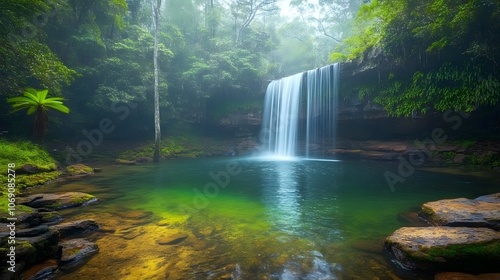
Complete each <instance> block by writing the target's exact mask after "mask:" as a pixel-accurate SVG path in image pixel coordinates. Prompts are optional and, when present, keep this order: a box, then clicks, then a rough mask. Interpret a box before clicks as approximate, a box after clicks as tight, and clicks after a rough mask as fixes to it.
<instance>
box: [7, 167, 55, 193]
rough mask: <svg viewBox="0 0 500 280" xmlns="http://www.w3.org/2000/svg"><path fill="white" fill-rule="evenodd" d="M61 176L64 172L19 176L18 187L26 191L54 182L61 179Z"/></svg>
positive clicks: (17, 179) (17, 177)
mask: <svg viewBox="0 0 500 280" xmlns="http://www.w3.org/2000/svg"><path fill="white" fill-rule="evenodd" d="M61 175H62V172H60V171H50V172H41V173H36V174H30V175H28V174H22V175H18V176H16V182H17V187H18V188H19V189H25V188H28V187H34V186H39V185H44V184H46V183H48V182H50V181H52V180H55V179H57V178H59V177H60V176H61Z"/></svg>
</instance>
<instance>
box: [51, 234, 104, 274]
mask: <svg viewBox="0 0 500 280" xmlns="http://www.w3.org/2000/svg"><path fill="white" fill-rule="evenodd" d="M59 246H60V250H61V251H60V252H61V255H60V259H59V268H60V269H61V270H68V269H73V268H76V267H78V266H80V265H83V264H84V263H85V262H86V261H87V260H88V259H89V258H90V257H92V256H93V255H95V254H97V252H98V251H99V247H98V246H97V244H95V243H93V242H90V241H87V240H85V239H71V240H67V241H63V242H60V243H59Z"/></svg>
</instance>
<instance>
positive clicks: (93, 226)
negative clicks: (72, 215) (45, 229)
mask: <svg viewBox="0 0 500 280" xmlns="http://www.w3.org/2000/svg"><path fill="white" fill-rule="evenodd" d="M98 229H99V225H98V224H97V223H96V221H94V220H91V219H88V220H78V221H73V222H67V223H62V224H57V225H53V226H50V230H52V231H55V232H57V233H58V234H59V236H60V237H61V238H66V237H69V236H75V235H86V234H89V233H92V232H94V231H97V230H98Z"/></svg>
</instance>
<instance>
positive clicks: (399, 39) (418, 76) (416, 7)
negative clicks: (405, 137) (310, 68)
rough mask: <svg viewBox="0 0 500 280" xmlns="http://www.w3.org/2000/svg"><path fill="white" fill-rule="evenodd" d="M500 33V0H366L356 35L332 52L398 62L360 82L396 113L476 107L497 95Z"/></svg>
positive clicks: (494, 101)
mask: <svg viewBox="0 0 500 280" xmlns="http://www.w3.org/2000/svg"><path fill="white" fill-rule="evenodd" d="M499 32H500V2H498V1H481V0H466V1H461V2H460V3H457V2H456V1H451V0H425V1H418V2H415V1H413V2H411V1H407V0H375V1H370V3H367V4H364V5H363V6H362V7H361V9H360V10H359V12H358V14H357V16H356V31H355V34H354V35H353V36H351V37H350V38H348V39H346V40H345V41H344V42H343V44H341V45H340V46H339V47H338V48H337V49H336V50H335V52H334V53H332V54H331V58H332V60H336V61H338V60H339V59H344V60H355V59H359V60H363V62H364V63H365V64H368V65H371V66H378V67H380V68H381V69H393V70H391V71H394V70H395V69H397V70H396V71H395V72H396V73H397V74H396V75H394V76H392V77H388V76H386V73H384V71H385V70H381V71H382V75H381V76H382V77H381V80H379V81H373V80H372V81H362V82H361V83H362V84H364V85H358V87H359V88H364V90H363V91H361V90H360V91H359V96H360V97H361V98H367V97H369V98H372V99H374V101H375V102H377V103H379V104H381V105H382V106H384V108H385V109H386V110H387V111H388V112H389V114H391V115H395V116H409V115H411V114H413V113H428V112H431V111H435V110H437V111H445V110H448V109H452V110H456V111H464V112H471V111H473V110H475V108H477V106H479V105H494V104H497V103H498V101H499V89H500V72H499V71H498V67H497V64H498V61H499V60H500V47H499V46H500V44H499V42H500V36H498V34H500V33H499ZM494 34H495V35H494ZM442 57H443V58H442ZM379 71H380V70H379ZM379 75H380V74H379ZM384 76H386V77H387V78H385V77H384ZM367 88H370V89H368V90H367ZM367 93H369V94H367Z"/></svg>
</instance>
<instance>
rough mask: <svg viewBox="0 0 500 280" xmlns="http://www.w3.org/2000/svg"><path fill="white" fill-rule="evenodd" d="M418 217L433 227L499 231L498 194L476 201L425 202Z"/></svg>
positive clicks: (499, 201)
mask: <svg viewBox="0 0 500 280" xmlns="http://www.w3.org/2000/svg"><path fill="white" fill-rule="evenodd" d="M420 215H421V216H422V217H423V218H425V219H427V220H428V221H429V222H430V223H431V224H433V225H441V226H467V227H488V228H492V229H495V230H500V193H496V194H491V195H485V196H480V197H478V198H476V199H467V198H456V199H443V200H438V201H433V202H427V203H425V204H423V205H422V211H421V213H420Z"/></svg>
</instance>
